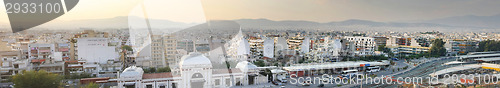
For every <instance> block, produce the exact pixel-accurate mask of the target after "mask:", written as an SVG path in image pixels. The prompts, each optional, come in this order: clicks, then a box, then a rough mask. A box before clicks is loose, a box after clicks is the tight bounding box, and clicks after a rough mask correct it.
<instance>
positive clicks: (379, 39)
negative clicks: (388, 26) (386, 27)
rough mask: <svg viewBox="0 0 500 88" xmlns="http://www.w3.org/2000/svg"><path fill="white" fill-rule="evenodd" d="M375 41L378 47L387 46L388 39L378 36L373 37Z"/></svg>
mask: <svg viewBox="0 0 500 88" xmlns="http://www.w3.org/2000/svg"><path fill="white" fill-rule="evenodd" d="M373 38H374V39H375V43H376V44H377V47H378V46H385V45H386V44H387V39H389V38H387V37H383V36H376V37H373Z"/></svg>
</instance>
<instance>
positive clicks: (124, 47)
mask: <svg viewBox="0 0 500 88" xmlns="http://www.w3.org/2000/svg"><path fill="white" fill-rule="evenodd" d="M122 49H124V50H127V51H133V50H134V49H132V47H130V46H128V45H123V46H122Z"/></svg>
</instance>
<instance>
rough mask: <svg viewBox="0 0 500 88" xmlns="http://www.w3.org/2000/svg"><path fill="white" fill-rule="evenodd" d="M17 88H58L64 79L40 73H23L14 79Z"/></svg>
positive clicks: (41, 71)
mask: <svg viewBox="0 0 500 88" xmlns="http://www.w3.org/2000/svg"><path fill="white" fill-rule="evenodd" d="M12 80H13V83H14V84H15V85H14V87H16V88H57V87H59V86H60V84H61V80H62V77H61V76H59V75H58V74H53V73H49V72H47V71H44V70H40V71H23V72H22V73H21V74H17V75H14V76H13V77H12Z"/></svg>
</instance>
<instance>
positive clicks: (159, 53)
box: [151, 35, 167, 67]
mask: <svg viewBox="0 0 500 88" xmlns="http://www.w3.org/2000/svg"><path fill="white" fill-rule="evenodd" d="M152 38H153V39H151V66H152V67H165V66H167V60H166V58H165V56H166V55H165V54H166V53H165V44H164V41H163V36H162V35H153V37H152Z"/></svg>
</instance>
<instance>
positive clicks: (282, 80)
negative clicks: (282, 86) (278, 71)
mask: <svg viewBox="0 0 500 88" xmlns="http://www.w3.org/2000/svg"><path fill="white" fill-rule="evenodd" d="M278 81H280V82H281V83H286V82H288V80H286V79H278Z"/></svg>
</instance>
